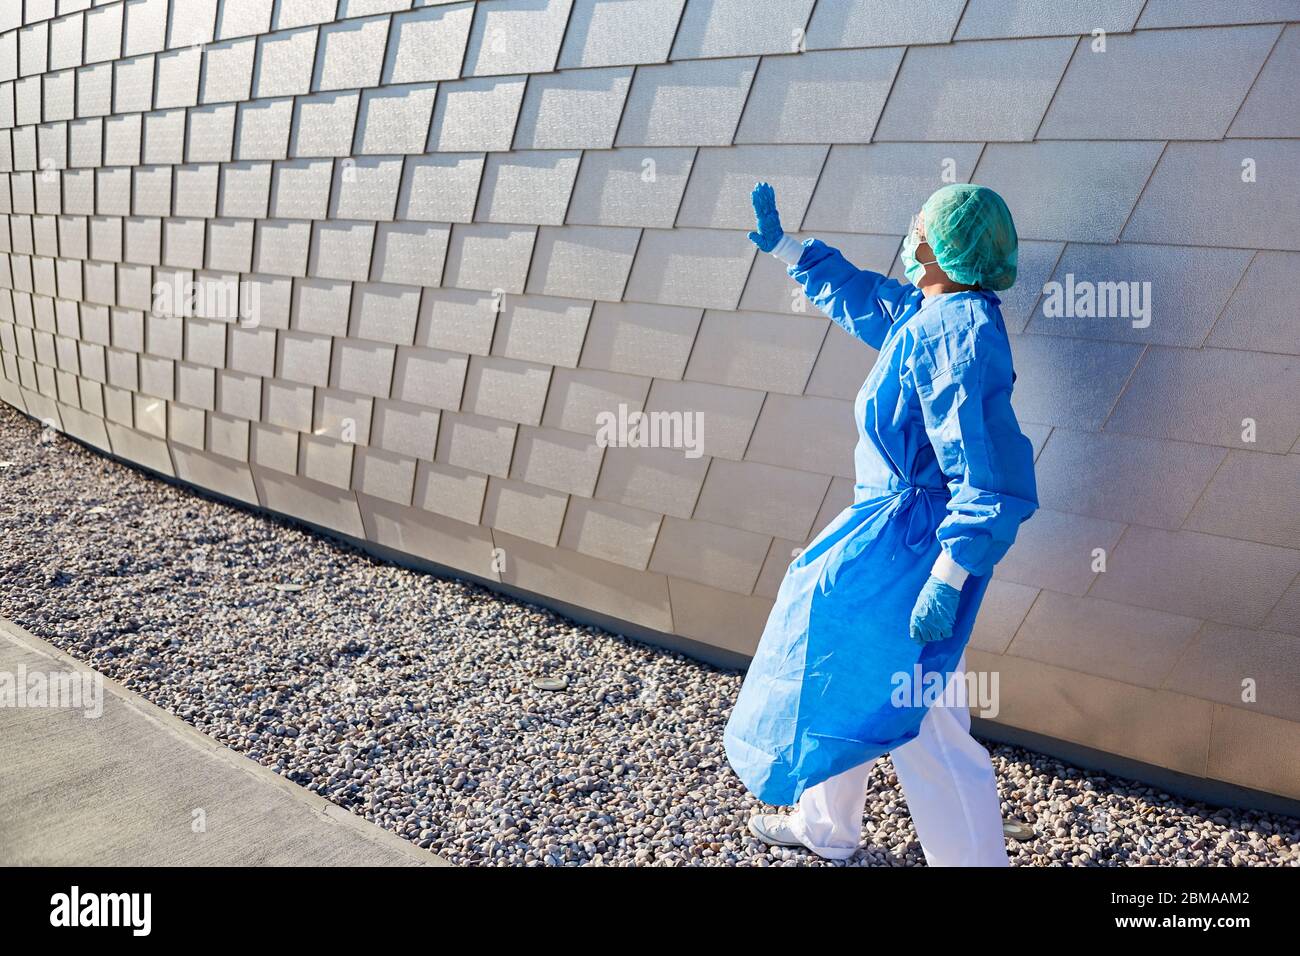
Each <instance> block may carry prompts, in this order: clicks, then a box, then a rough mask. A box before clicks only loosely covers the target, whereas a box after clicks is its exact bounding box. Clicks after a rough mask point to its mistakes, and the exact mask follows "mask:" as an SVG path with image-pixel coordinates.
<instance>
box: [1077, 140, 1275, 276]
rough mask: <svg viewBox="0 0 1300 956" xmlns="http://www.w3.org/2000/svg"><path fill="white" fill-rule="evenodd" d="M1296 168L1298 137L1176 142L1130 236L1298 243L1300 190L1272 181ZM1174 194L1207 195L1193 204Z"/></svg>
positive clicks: (1206, 242)
mask: <svg viewBox="0 0 1300 956" xmlns="http://www.w3.org/2000/svg"><path fill="white" fill-rule="evenodd" d="M1089 145H1092V144H1089ZM1251 171H1253V175H1248V174H1251ZM1297 175H1300V141H1297V140H1285V139H1260V140H1251V141H1250V142H1249V143H1248V144H1245V145H1243V144H1242V143H1237V142H1226V143H1170V144H1169V147H1168V149H1166V150H1165V152H1164V155H1163V156H1161V157H1160V164H1159V165H1158V166H1157V167H1156V170H1155V172H1154V173H1152V175H1151V181H1150V182H1149V183H1148V184H1147V187H1146V189H1144V190H1143V191H1142V198H1141V200H1140V201H1139V202H1138V204H1137V208H1135V209H1134V210H1133V216H1132V218H1131V219H1130V220H1129V222H1128V225H1127V226H1125V228H1124V238H1125V239H1126V240H1131V241H1135V242H1159V241H1161V240H1162V239H1165V238H1167V237H1169V236H1177V237H1178V241H1179V243H1182V244H1188V245H1194V246H1236V247H1238V248H1244V249H1258V248H1265V249H1290V250H1300V195H1297V194H1296V191H1295V190H1287V189H1273V188H1270V186H1269V184H1270V183H1281V182H1288V181H1290V180H1291V179H1292V178H1294V177H1295V176H1297ZM1176 195H1177V196H1187V195H1196V196H1200V197H1201V200H1200V201H1199V202H1197V203H1196V204H1195V205H1189V204H1187V203H1185V202H1183V203H1180V202H1178V201H1177V199H1176V198H1175V197H1176Z"/></svg>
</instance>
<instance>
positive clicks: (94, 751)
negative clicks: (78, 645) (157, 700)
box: [0, 618, 445, 866]
mask: <svg viewBox="0 0 1300 956" xmlns="http://www.w3.org/2000/svg"><path fill="white" fill-rule="evenodd" d="M20 668H24V669H25V671H26V672H27V673H28V674H39V675H49V674H55V673H58V674H64V675H66V674H70V673H73V672H76V673H78V674H84V675H94V674H95V671H93V670H92V669H91V668H89V667H86V666H85V665H84V664H81V663H79V662H77V661H75V660H74V659H73V658H71V657H69V656H68V655H67V654H64V653H63V652H61V651H59V650H58V649H57V648H55V647H53V646H52V645H50V644H48V643H46V642H45V641H42V640H41V639H39V638H37V637H35V636H33V635H32V634H29V633H28V632H27V631H24V630H23V629H22V628H20V627H18V626H17V625H14V624H12V623H11V622H9V621H6V620H4V619H2V618H0V682H3V681H4V679H5V677H6V676H7V675H16V674H17V673H18V671H19V669H20ZM101 679H102V681H103V694H102V703H103V713H102V715H101V716H99V717H97V718H88V717H86V716H85V715H84V714H83V711H82V710H80V709H73V708H68V707H59V708H56V707H11V706H5V705H4V704H3V701H0V865H5V864H40V865H82V866H85V865H90V866H124V865H143V866H157V865H182V866H190V865H227V866H267V865H291V864H293V865H307V866H376V865H379V866H421V865H423V866H430V865H445V863H444V862H443V861H442V860H441V859H439V858H438V857H436V856H434V855H433V854H432V853H429V852H427V851H425V850H421V849H419V848H418V847H415V846H414V845H412V844H410V843H408V842H407V841H405V840H403V839H401V838H400V837H398V836H396V835H395V834H392V833H389V832H388V831H387V830H384V829H381V828H380V827H377V826H375V825H374V824H372V823H368V822H367V821H365V820H363V819H361V818H360V817H357V816H354V815H353V814H351V813H348V812H347V811H346V810H343V809H341V808H340V807H337V806H335V805H334V804H332V803H330V802H329V801H327V800H325V799H323V798H322V797H319V796H317V795H315V794H313V793H309V792H308V791H306V790H304V789H303V788H302V787H299V786H297V785H296V784H293V783H290V782H289V781H287V780H285V779H284V778H282V777H280V776H279V775H278V774H276V773H274V772H273V771H271V770H269V769H268V768H266V767H263V766H261V765H260V764H257V763H255V762H254V761H252V760H249V759H248V758H247V757H244V756H241V755H240V754H237V753H235V752H233V751H231V750H228V749H227V748H225V747H223V746H222V745H220V744H218V743H216V742H215V741H212V740H210V739H208V738H207V737H205V736H204V735H203V734H201V733H199V731H197V730H195V729H194V728H193V727H191V726H190V725H189V724H186V723H185V722H184V721H183V720H181V719H180V718H178V717H175V716H173V715H171V714H168V713H167V712H166V711H163V710H162V709H160V708H158V707H155V706H154V705H153V704H151V703H149V702H148V701H146V700H145V699H144V698H143V697H141V696H140V695H139V694H136V693H134V692H133V691H130V690H127V689H126V688H125V687H122V686H121V685H120V684H118V683H116V682H115V681H111V680H109V679H108V678H101ZM0 686H2V685H0ZM20 690H21V688H20ZM200 810H201V811H202V814H203V817H204V818H205V819H204V824H205V828H206V829H205V832H199V833H195V832H193V829H192V825H193V824H192V822H193V820H194V819H195V813H196V811H200Z"/></svg>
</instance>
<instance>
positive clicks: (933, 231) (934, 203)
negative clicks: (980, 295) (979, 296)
mask: <svg viewBox="0 0 1300 956" xmlns="http://www.w3.org/2000/svg"><path fill="white" fill-rule="evenodd" d="M921 215H922V217H923V219H924V221H925V239H926V241H927V242H928V243H929V244H930V248H931V249H932V250H934V258H935V260H936V261H938V263H939V268H940V269H942V270H943V271H944V272H946V273H947V274H948V277H949V278H951V279H952V280H953V281H954V282H960V283H961V284H962V285H973V286H979V288H981V289H993V290H995V291H1001V290H1003V289H1009V288H1011V286H1013V285H1014V284H1015V281H1016V247H1017V242H1016V224H1015V222H1013V221H1012V219H1011V210H1010V209H1008V208H1007V204H1006V203H1005V202H1004V201H1003V199H1002V197H1001V196H999V195H998V194H997V193H995V192H994V191H993V190H991V189H989V188H988V187H987V186H976V185H974V184H972V183H954V184H953V185H951V186H944V187H943V188H942V189H940V190H939V191H937V192H936V193H934V195H932V196H931V197H930V198H929V199H927V200H926V201H925V205H924V206H922V207H921Z"/></svg>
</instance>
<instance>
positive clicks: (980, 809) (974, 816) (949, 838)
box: [890, 657, 1008, 866]
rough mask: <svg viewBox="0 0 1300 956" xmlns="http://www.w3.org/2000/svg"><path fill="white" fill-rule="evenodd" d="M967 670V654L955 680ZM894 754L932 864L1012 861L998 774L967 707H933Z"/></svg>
mask: <svg viewBox="0 0 1300 956" xmlns="http://www.w3.org/2000/svg"><path fill="white" fill-rule="evenodd" d="M964 671H965V658H964V657H963V658H962V660H961V662H960V663H959V664H958V665H957V674H955V675H954V677H953V680H957V679H961V675H962V674H963V673H964ZM890 756H891V757H892V759H893V762H894V769H895V770H896V771H897V772H898V782H899V783H900V784H901V785H902V788H903V796H904V797H905V798H906V799H907V806H908V809H909V810H910V811H911V813H912V823H913V824H915V826H916V834H917V836H918V837H920V839H921V848H922V849H923V850H924V851H925V859H926V862H927V863H929V864H930V865H931V866H1007V865H1008V860H1007V845H1006V838H1005V837H1004V836H1003V834H1002V808H1001V804H1000V802H999V799H998V788H997V777H996V775H995V774H994V772H993V763H992V762H991V761H990V760H989V754H988V751H987V750H985V749H984V748H983V747H981V746H980V745H979V743H978V742H977V741H976V740H975V738H974V737H972V736H971V735H970V711H969V710H967V709H966V707H964V706H955V707H945V706H943V704H942V703H940V704H939V705H937V706H934V707H931V708H930V709H929V711H928V712H927V713H926V715H925V720H923V721H922V722H921V730H920V733H919V734H918V735H917V736H916V737H915V738H914V739H912V740H909V741H908V742H907V743H905V744H903V746H901V747H898V748H897V749H895V750H894V751H893V753H892V754H891V755H890Z"/></svg>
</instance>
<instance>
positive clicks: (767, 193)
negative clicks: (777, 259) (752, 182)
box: [749, 183, 785, 252]
mask: <svg viewBox="0 0 1300 956" xmlns="http://www.w3.org/2000/svg"><path fill="white" fill-rule="evenodd" d="M750 199H751V200H753V203H754V218H755V219H757V220H758V225H757V226H756V227H755V228H756V230H757V231H756V232H751V233H750V234H749V241H750V242H752V243H753V244H754V245H756V246H758V248H759V249H760V250H762V251H763V252H771V251H772V250H773V249H775V248H776V244H777V243H778V242H780V241H781V237H782V236H784V235H785V232H784V231H783V230H782V229H781V214H780V213H778V212H777V211H776V190H774V189H773V188H772V187H771V186H769V185H768V184H767V183H759V184H758V185H757V186H755V187H754V191H753V193H751V194H750Z"/></svg>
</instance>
